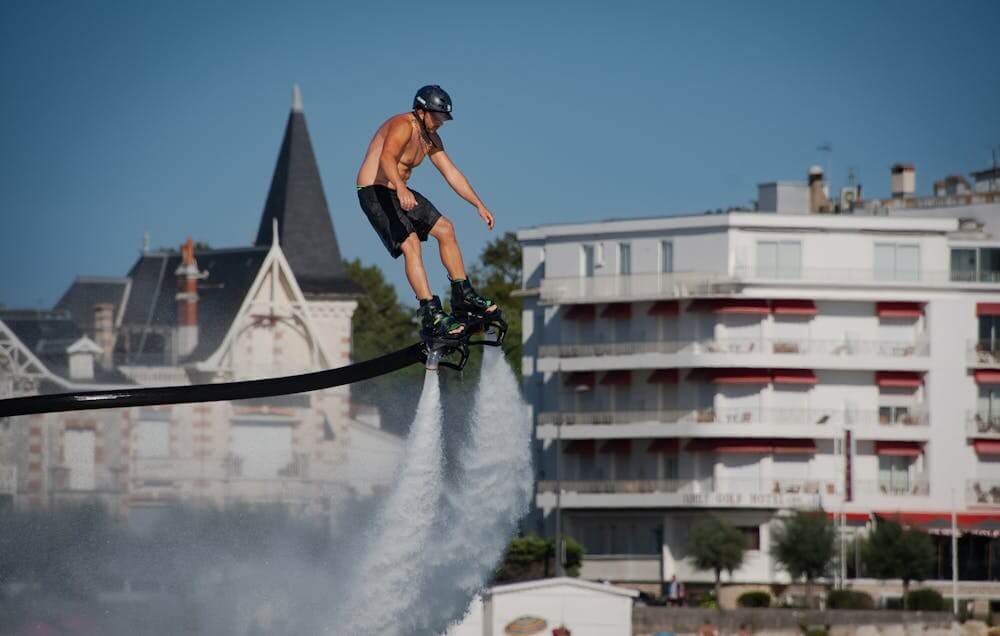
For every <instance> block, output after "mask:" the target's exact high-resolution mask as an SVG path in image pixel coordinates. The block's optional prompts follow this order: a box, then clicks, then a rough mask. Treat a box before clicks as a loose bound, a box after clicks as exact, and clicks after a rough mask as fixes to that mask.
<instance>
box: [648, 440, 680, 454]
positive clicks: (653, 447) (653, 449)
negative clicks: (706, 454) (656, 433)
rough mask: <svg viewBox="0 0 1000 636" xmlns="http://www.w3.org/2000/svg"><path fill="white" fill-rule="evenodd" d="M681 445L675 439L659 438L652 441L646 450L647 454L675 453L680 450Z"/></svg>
mask: <svg viewBox="0 0 1000 636" xmlns="http://www.w3.org/2000/svg"><path fill="white" fill-rule="evenodd" d="M680 447H681V444H680V440H678V439H676V438H672V437H670V438H660V439H654V440H653V441H652V442H651V443H650V445H649V448H647V449H646V452H648V453H676V452H677V451H678V450H680Z"/></svg>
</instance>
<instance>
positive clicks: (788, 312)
mask: <svg viewBox="0 0 1000 636" xmlns="http://www.w3.org/2000/svg"><path fill="white" fill-rule="evenodd" d="M771 311H773V312H774V314H775V315H777V316H815V315H816V303H815V302H814V301H812V300H799V299H795V298H776V299H775V300H772V301H771Z"/></svg>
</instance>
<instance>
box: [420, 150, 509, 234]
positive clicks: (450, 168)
mask: <svg viewBox="0 0 1000 636" xmlns="http://www.w3.org/2000/svg"><path fill="white" fill-rule="evenodd" d="M430 157H431V162H432V163H433V164H434V166H435V167H436V168H437V169H438V170H439V171H440V172H441V175H442V176H443V177H444V180H445V181H447V182H448V185H450V186H451V189H452V190H454V191H455V193H456V194H458V196H460V197H462V198H463V199H465V200H466V201H468V202H469V203H471V204H472V205H474V206H476V210H478V211H479V217H480V218H481V219H482V220H483V221H485V222H486V225H487V226H488V227H489V228H490V229H491V230H492V229H493V223H494V220H493V214H492V213H491V212H490V211H489V210H487V209H486V205H485V204H484V203H483V201H482V199H480V198H479V195H478V194H476V191H475V190H473V189H472V186H471V185H470V184H469V180H468V179H466V178H465V175H464V174H462V171H461V170H459V169H458V167H457V166H456V165H455V164H454V163H452V161H451V159H450V158H449V157H448V153H446V152H445V151H444V150H439V151H438V152H435V153H433V154H431V156H430Z"/></svg>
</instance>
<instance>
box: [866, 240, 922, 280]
mask: <svg viewBox="0 0 1000 636" xmlns="http://www.w3.org/2000/svg"><path fill="white" fill-rule="evenodd" d="M875 280H900V281H907V280H912V281H915V280H920V246H919V245H909V244H902V243H876V244H875Z"/></svg>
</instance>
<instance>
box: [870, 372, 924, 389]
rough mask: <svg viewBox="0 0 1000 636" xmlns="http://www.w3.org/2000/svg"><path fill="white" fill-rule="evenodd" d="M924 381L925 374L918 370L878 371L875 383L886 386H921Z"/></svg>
mask: <svg viewBox="0 0 1000 636" xmlns="http://www.w3.org/2000/svg"><path fill="white" fill-rule="evenodd" d="M923 383H924V377H923V374H921V373H919V372H917V371H876V372H875V384H877V385H879V386H885V387H909V388H915V387H919V386H920V385H921V384H923Z"/></svg>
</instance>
